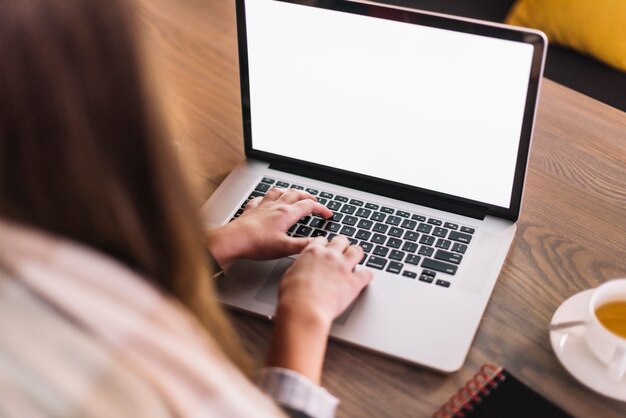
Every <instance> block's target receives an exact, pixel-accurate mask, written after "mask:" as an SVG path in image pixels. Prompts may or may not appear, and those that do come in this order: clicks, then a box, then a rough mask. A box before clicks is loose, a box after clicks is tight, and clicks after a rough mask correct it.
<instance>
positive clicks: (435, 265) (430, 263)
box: [422, 258, 458, 275]
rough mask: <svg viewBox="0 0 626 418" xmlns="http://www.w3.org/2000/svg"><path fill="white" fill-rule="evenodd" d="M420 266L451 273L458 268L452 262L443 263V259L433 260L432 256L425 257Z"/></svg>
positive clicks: (454, 272)
mask: <svg viewBox="0 0 626 418" xmlns="http://www.w3.org/2000/svg"><path fill="white" fill-rule="evenodd" d="M422 267H425V268H428V269H431V270H436V271H440V272H442V273H447V274H451V275H454V274H456V271H457V269H458V267H457V266H455V265H454V264H448V263H444V262H443V261H439V260H433V259H432V258H425V259H424V261H422Z"/></svg>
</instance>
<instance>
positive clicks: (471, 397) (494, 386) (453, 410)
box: [433, 364, 571, 418]
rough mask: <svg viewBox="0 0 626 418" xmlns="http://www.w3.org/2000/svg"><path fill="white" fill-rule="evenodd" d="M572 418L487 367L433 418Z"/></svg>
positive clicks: (508, 376) (496, 369)
mask: <svg viewBox="0 0 626 418" xmlns="http://www.w3.org/2000/svg"><path fill="white" fill-rule="evenodd" d="M465 417H467V418H495V417H498V418H502V417H506V418H528V417H551V418H571V415H569V414H568V413H566V412H565V411H563V410H562V409H561V408H559V407H558V406H556V405H555V404H553V403H552V402H550V401H549V400H547V399H546V398H544V397H543V396H541V394H539V393H538V392H536V391H534V390H533V389H531V388H530V387H528V386H526V385H525V384H524V383H522V382H521V381H519V380H518V379H516V378H515V377H514V376H513V375H512V374H510V373H509V372H507V371H506V370H504V369H503V368H502V367H496V366H493V365H491V364H485V365H484V366H482V367H481V368H480V371H479V372H478V373H476V374H475V375H474V377H473V378H472V379H471V380H470V381H469V382H467V383H466V384H465V386H463V387H462V388H461V389H459V391H458V392H457V393H456V394H455V395H454V396H452V397H451V398H450V400H449V401H448V402H446V403H445V404H444V405H443V406H442V407H441V408H440V409H439V410H438V411H437V412H435V413H434V414H433V418H465Z"/></svg>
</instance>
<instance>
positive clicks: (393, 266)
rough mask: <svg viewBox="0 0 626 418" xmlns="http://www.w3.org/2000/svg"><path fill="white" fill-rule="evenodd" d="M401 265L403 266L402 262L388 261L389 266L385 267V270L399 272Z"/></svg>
mask: <svg viewBox="0 0 626 418" xmlns="http://www.w3.org/2000/svg"><path fill="white" fill-rule="evenodd" d="M402 267H404V266H403V264H402V263H397V262H395V261H390V262H389V267H387V271H388V272H389V273H394V274H400V272H401V271H402Z"/></svg>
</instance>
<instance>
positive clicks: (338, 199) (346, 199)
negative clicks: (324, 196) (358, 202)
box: [335, 195, 348, 203]
mask: <svg viewBox="0 0 626 418" xmlns="http://www.w3.org/2000/svg"><path fill="white" fill-rule="evenodd" d="M335 200H336V201H338V202H344V203H345V202H347V201H348V198H347V197H345V196H339V195H337V196H335Z"/></svg>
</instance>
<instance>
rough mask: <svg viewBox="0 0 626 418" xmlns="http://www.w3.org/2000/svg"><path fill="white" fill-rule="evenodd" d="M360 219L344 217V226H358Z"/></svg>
mask: <svg viewBox="0 0 626 418" xmlns="http://www.w3.org/2000/svg"><path fill="white" fill-rule="evenodd" d="M358 220H359V218H357V217H355V216H350V215H348V216H344V218H343V222H342V223H343V224H345V225H349V226H354V225H356V223H357V222H358Z"/></svg>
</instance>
